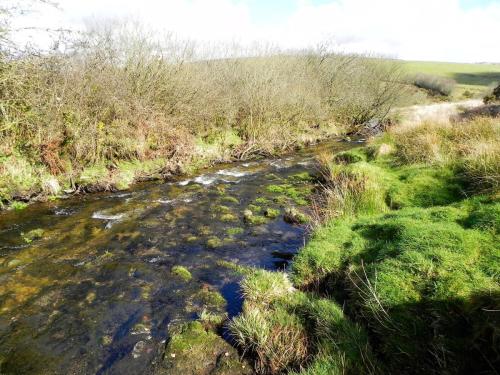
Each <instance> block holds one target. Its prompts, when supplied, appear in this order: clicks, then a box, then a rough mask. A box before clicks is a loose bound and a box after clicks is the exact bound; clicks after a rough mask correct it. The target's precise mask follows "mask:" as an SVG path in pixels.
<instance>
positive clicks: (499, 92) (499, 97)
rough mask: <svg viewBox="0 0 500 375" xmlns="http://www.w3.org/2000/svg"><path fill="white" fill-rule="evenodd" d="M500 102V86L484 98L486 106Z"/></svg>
mask: <svg viewBox="0 0 500 375" xmlns="http://www.w3.org/2000/svg"><path fill="white" fill-rule="evenodd" d="M497 101H500V84H499V85H498V86H497V87H495V88H494V89H493V90H492V91H491V93H489V94H487V95H486V96H485V97H484V98H483V102H484V104H490V103H494V102H497Z"/></svg>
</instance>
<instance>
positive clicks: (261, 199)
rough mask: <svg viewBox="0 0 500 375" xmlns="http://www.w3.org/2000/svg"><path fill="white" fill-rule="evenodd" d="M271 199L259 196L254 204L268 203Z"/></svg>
mask: <svg viewBox="0 0 500 375" xmlns="http://www.w3.org/2000/svg"><path fill="white" fill-rule="evenodd" d="M270 202H271V201H270V200H269V199H267V198H264V197H259V198H257V199H255V204H269V203H270Z"/></svg>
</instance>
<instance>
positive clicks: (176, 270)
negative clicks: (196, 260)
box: [170, 266, 193, 281]
mask: <svg viewBox="0 0 500 375" xmlns="http://www.w3.org/2000/svg"><path fill="white" fill-rule="evenodd" d="M170 272H172V274H174V275H176V276H178V277H180V278H181V279H182V280H184V281H190V280H191V279H192V278H193V276H192V275H191V272H189V270H188V269H187V268H186V267H184V266H173V267H172V269H171V270H170Z"/></svg>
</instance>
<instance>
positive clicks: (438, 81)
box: [413, 73, 456, 96]
mask: <svg viewBox="0 0 500 375" xmlns="http://www.w3.org/2000/svg"><path fill="white" fill-rule="evenodd" d="M413 84H414V85H415V86H417V87H419V88H422V89H425V90H428V91H430V92H431V93H432V94H437V95H443V96H450V95H451V93H452V92H453V89H454V88H455V85H456V82H455V81H454V80H452V79H449V78H444V77H439V76H434V75H430V74H423V73H420V74H417V75H416V76H415V77H414V78H413Z"/></svg>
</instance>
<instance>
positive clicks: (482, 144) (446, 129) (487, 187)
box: [389, 118, 500, 192]
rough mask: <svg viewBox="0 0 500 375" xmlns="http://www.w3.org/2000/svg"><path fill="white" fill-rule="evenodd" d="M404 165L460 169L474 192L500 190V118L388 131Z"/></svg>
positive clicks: (407, 127)
mask: <svg viewBox="0 0 500 375" xmlns="http://www.w3.org/2000/svg"><path fill="white" fill-rule="evenodd" d="M389 134H390V136H391V138H392V140H393V142H394V144H395V147H396V149H397V151H396V156H397V161H398V162H400V163H404V164H412V163H424V164H427V165H438V164H441V165H443V164H445V165H450V166H452V167H454V168H458V169H461V170H462V173H461V174H462V175H463V176H464V178H465V179H466V181H467V182H468V183H469V184H470V187H471V188H472V189H473V190H475V191H490V192H498V189H499V187H500V169H499V168H500V163H499V161H500V119H498V118H476V119H473V120H470V121H464V122H452V123H439V124H436V123H423V124H419V125H409V126H400V127H395V128H394V129H391V130H390V132H389Z"/></svg>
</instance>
